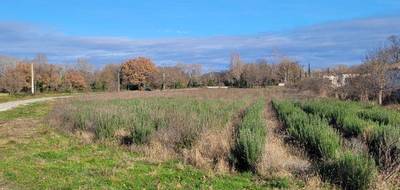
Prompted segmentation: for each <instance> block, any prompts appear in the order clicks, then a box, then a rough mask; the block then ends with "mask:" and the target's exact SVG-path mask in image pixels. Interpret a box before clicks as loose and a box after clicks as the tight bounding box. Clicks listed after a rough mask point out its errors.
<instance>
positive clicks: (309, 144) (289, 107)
mask: <svg viewBox="0 0 400 190" xmlns="http://www.w3.org/2000/svg"><path fill="white" fill-rule="evenodd" d="M273 106H274V108H275V109H276V110H277V112H278V116H279V118H280V119H281V120H282V121H283V122H284V124H285V126H286V128H287V131H288V133H289V135H290V136H291V137H292V138H294V139H295V140H296V141H298V142H300V143H301V144H302V145H303V146H304V147H306V150H307V152H308V153H309V155H311V156H313V157H315V158H319V159H322V158H333V157H335V156H336V155H337V153H338V152H339V149H340V147H341V143H340V136H339V135H338V134H337V133H336V132H335V131H334V130H333V129H332V128H330V127H329V125H328V123H327V121H326V120H323V119H321V118H320V117H318V116H313V115H308V114H306V113H305V112H303V111H302V110H301V109H300V108H298V107H296V106H295V105H294V104H293V103H292V102H288V101H284V102H279V103H278V102H276V101H273Z"/></svg>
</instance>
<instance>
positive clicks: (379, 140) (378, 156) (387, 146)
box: [367, 126, 400, 171]
mask: <svg viewBox="0 0 400 190" xmlns="http://www.w3.org/2000/svg"><path fill="white" fill-rule="evenodd" d="M367 144H368V149H369V152H370V154H371V155H372V156H373V157H374V158H375V161H376V163H378V165H379V167H380V169H382V170H389V171H390V170H392V169H394V168H396V167H398V166H399V165H400V128H399V127H393V126H381V127H379V128H376V130H374V131H373V133H372V135H370V136H369V137H368V138H367Z"/></svg>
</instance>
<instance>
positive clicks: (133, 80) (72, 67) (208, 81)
mask: <svg viewBox="0 0 400 190" xmlns="http://www.w3.org/2000/svg"><path fill="white" fill-rule="evenodd" d="M32 65H33V73H34V85H35V89H36V92H74V91H118V90H120V89H122V90H152V89H178V88H192V87H201V86H232V87H240V88H249V87H265V86H268V85H277V84H278V83H281V82H284V83H285V84H288V85H290V84H295V83H296V82H298V81H300V80H301V79H302V78H303V77H304V76H306V74H305V73H304V71H303V69H302V67H301V66H300V65H299V63H298V62H297V61H294V60H291V59H288V58H286V59H282V60H281V61H280V62H279V63H277V64H270V63H268V62H267V61H266V60H258V61H256V62H255V63H245V62H244V61H242V60H241V59H240V56H239V55H238V54H234V55H232V58H231V63H230V67H229V69H228V70H226V71H220V72H208V73H203V72H202V66H201V65H200V64H177V65H175V66H167V67H162V66H156V64H155V63H154V62H153V61H152V60H151V59H149V58H145V57H137V58H134V59H130V60H127V61H125V62H123V63H122V64H108V65H105V66H104V67H103V68H101V69H95V68H94V66H93V65H91V64H90V63H89V62H88V61H87V60H85V59H78V60H77V62H76V63H74V64H69V65H67V66H61V65H59V64H50V63H48V60H47V57H46V56H45V55H44V54H38V55H37V56H36V57H35V58H34V59H33V60H25V61H19V62H17V63H16V64H9V65H2V66H1V67H0V91H3V92H8V93H10V94H15V93H29V92H30V91H31V86H32V85H31V79H32V78H31V77H32V71H31V67H32Z"/></svg>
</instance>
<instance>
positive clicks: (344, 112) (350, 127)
mask: <svg viewBox="0 0 400 190" xmlns="http://www.w3.org/2000/svg"><path fill="white" fill-rule="evenodd" d="M301 107H302V108H303V110H304V111H306V112H307V113H311V114H315V115H319V116H320V117H322V118H325V119H327V120H328V121H329V122H330V123H331V124H333V125H335V126H336V127H338V128H339V129H340V130H341V131H342V132H343V134H344V135H345V136H347V137H354V136H358V135H361V134H362V133H363V132H364V131H365V129H366V128H367V127H374V124H373V123H371V122H368V121H365V120H363V119H360V118H359V117H358V116H357V114H356V113H357V112H356V110H357V108H358V106H357V105H355V104H354V103H350V102H339V101H335V100H316V101H307V102H304V103H303V104H302V105H301Z"/></svg>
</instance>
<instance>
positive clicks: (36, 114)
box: [0, 102, 51, 121]
mask: <svg viewBox="0 0 400 190" xmlns="http://www.w3.org/2000/svg"><path fill="white" fill-rule="evenodd" d="M50 109H51V105H50V103H47V102H44V103H43V102H41V103H33V104H29V105H25V106H19V107H16V108H14V109H11V110H7V111H3V112H0V121H10V120H13V119H17V118H24V119H27V118H40V117H43V116H45V115H47V114H48V112H49V111H50Z"/></svg>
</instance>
